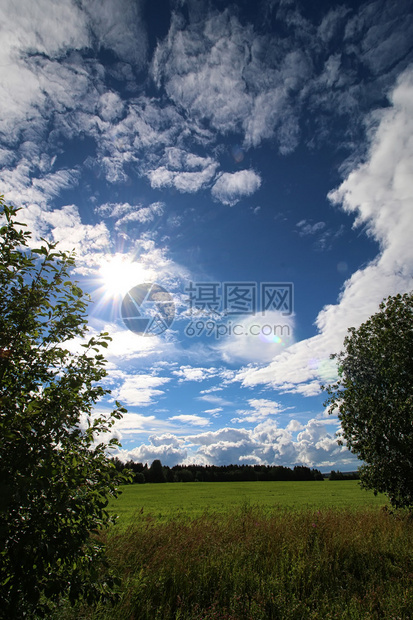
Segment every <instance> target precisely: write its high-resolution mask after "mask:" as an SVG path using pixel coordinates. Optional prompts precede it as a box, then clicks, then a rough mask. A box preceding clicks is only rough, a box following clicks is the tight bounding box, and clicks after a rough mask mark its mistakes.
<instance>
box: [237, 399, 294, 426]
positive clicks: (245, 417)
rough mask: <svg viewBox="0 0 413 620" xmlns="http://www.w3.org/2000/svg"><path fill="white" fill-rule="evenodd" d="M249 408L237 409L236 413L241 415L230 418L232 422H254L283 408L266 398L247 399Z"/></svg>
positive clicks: (279, 411)
mask: <svg viewBox="0 0 413 620" xmlns="http://www.w3.org/2000/svg"><path fill="white" fill-rule="evenodd" d="M248 404H249V405H250V409H237V413H238V414H240V415H241V416H242V417H239V418H232V420H231V422H232V423H236V422H239V423H245V422H248V423H254V422H259V421H261V420H265V419H266V418H267V417H268V416H272V415H276V414H278V413H281V412H282V411H285V409H284V408H283V407H282V406H281V405H280V403H277V402H275V401H273V400H268V399H267V398H250V399H249V400H248Z"/></svg>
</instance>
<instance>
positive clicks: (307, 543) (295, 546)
mask: <svg viewBox="0 0 413 620" xmlns="http://www.w3.org/2000/svg"><path fill="white" fill-rule="evenodd" d="M171 486H173V485H171ZM106 540H107V548H108V555H109V561H110V565H111V567H112V570H113V571H114V572H115V574H117V575H118V576H119V577H120V579H121V586H120V601H119V603H118V604H117V605H116V606H115V607H113V608H108V607H106V608H105V607H102V608H95V609H93V610H92V609H89V608H87V607H86V608H83V609H80V608H77V609H76V610H75V611H74V612H71V613H68V614H67V615H66V616H65V615H64V612H63V610H61V611H60V615H59V618H60V619H62V618H76V619H80V618H90V619H93V620H110V619H115V618H116V619H118V618H119V619H122V620H132V619H133V620H156V619H162V620H172V619H180V620H212V619H213V618H214V619H221V620H224V619H227V620H269V619H270V620H271V619H280V620H299V619H300V620H301V619H307V618H308V619H315V618H317V619H318V618H319V619H320V620H321V619H323V620H324V619H327V620H328V619H333V618H343V619H349V620H350V619H354V620H356V619H357V620H358V619H360V618H366V619H371V620H373V619H376V618H384V619H386V620H387V619H389V620H392V619H394V620H398V619H407V618H411V612H412V610H413V555H412V545H413V522H412V520H411V519H410V518H408V517H407V516H406V515H402V516H397V517H395V516H394V515H391V514H390V513H389V512H388V511H387V510H384V509H378V508H368V509H366V508H364V509H350V508H346V509H342V510H337V509H328V508H325V509H317V510H314V509H310V508H307V509H305V510H299V509H296V510H288V509H285V508H274V507H273V508H270V507H263V506H248V505H246V504H245V505H243V506H239V507H238V508H235V509H229V510H227V512H225V513H222V512H221V513H219V514H216V513H213V512H207V513H205V514H203V515H200V516H196V517H190V516H188V515H185V514H182V515H181V517H176V518H174V519H169V520H168V519H165V520H159V519H157V518H156V517H155V516H153V515H151V514H148V515H145V514H144V513H143V514H140V516H139V518H136V519H135V520H134V523H133V525H130V526H129V527H127V528H114V529H113V530H111V531H109V532H108V533H107V534H106Z"/></svg>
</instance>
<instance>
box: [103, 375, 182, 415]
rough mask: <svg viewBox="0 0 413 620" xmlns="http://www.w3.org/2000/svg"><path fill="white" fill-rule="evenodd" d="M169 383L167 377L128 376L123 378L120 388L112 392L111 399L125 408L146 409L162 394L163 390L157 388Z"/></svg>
mask: <svg viewBox="0 0 413 620" xmlns="http://www.w3.org/2000/svg"><path fill="white" fill-rule="evenodd" d="M169 381H170V379H169V378H168V377H156V376H153V375H144V374H140V375H139V374H136V375H129V376H126V378H124V380H123V382H122V385H121V386H120V387H117V388H115V389H114V390H112V397H113V398H115V399H116V400H119V401H121V402H122V403H124V404H125V405H126V406H128V405H130V406H134V407H147V406H148V405H151V404H152V403H153V402H154V401H155V400H158V399H159V398H160V397H161V396H162V395H163V394H164V391H163V390H159V389H157V388H158V387H160V386H162V385H164V384H165V383H168V382H169Z"/></svg>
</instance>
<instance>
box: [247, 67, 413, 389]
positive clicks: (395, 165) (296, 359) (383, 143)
mask: <svg viewBox="0 0 413 620" xmlns="http://www.w3.org/2000/svg"><path fill="white" fill-rule="evenodd" d="M391 101H392V106H391V107H390V108H386V109H384V110H383V112H382V114H381V120H380V124H379V126H378V128H377V131H376V133H375V135H374V137H373V139H372V144H371V147H370V153H369V157H368V159H367V161H366V162H365V163H364V164H362V165H360V166H359V167H358V168H356V169H355V170H354V171H353V172H351V173H350V174H349V176H348V178H347V179H346V180H345V181H344V182H343V183H342V185H341V186H340V187H339V188H338V189H337V190H335V191H334V192H331V193H330V198H331V200H332V201H333V202H334V203H336V204H341V205H342V206H343V208H344V210H345V211H347V212H348V213H355V214H356V216H357V217H356V221H355V226H360V225H364V226H365V227H366V228H367V231H368V233H369V234H370V235H372V237H374V239H375V240H377V241H378V242H379V243H380V247H381V250H380V254H379V255H378V256H377V258H376V259H375V260H374V261H372V262H371V263H370V264H369V265H367V267H365V268H364V269H359V270H358V271H356V272H355V273H353V275H352V276H351V277H350V278H349V279H348V280H347V281H346V282H345V285H344V290H343V292H342V293H341V295H340V298H339V301H338V303H337V304H336V305H329V306H326V307H324V308H323V309H322V310H321V311H320V313H319V314H318V317H317V320H316V325H317V327H318V330H319V333H318V335H317V336H314V337H313V338H310V339H307V340H304V341H301V342H298V343H295V344H293V345H292V346H290V347H289V349H288V350H286V351H285V352H283V353H282V354H281V355H279V356H278V357H277V358H275V359H274V361H273V362H272V363H271V364H269V365H268V366H266V367H264V368H259V369H246V370H244V371H242V372H241V373H240V374H239V375H238V378H239V379H240V380H241V381H242V382H243V384H244V385H248V386H252V385H258V384H261V383H264V384H269V385H272V386H274V387H277V388H278V389H281V390H283V389H285V390H286V391H290V392H291V391H295V392H301V393H303V394H305V395H312V394H315V393H316V392H317V382H318V381H320V382H323V383H325V382H327V383H328V382H329V381H332V380H333V379H334V374H335V373H334V365H333V364H332V362H331V361H330V360H329V356H330V354H331V353H334V352H336V351H339V350H340V349H341V348H342V344H343V340H344V336H345V335H346V332H347V328H348V327H350V326H355V327H357V326H358V325H360V323H362V322H363V321H365V320H367V318H368V317H369V316H370V315H371V314H373V313H374V312H376V311H377V310H378V306H379V303H380V302H381V300H382V299H383V297H386V296H388V295H394V294H396V293H404V292H406V291H410V290H412V288H413V278H412V275H411V274H412V272H413V246H412V243H411V238H412V235H413V218H412V213H413V190H412V185H411V178H413V137H412V136H413V104H412V102H413V71H407V72H405V73H404V74H403V76H401V78H400V80H399V83H398V85H397V87H396V88H395V90H394V92H393V94H392V95H391Z"/></svg>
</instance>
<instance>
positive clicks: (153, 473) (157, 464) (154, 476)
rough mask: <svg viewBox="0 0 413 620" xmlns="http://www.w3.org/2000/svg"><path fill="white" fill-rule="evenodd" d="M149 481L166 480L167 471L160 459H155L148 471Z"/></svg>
mask: <svg viewBox="0 0 413 620" xmlns="http://www.w3.org/2000/svg"><path fill="white" fill-rule="evenodd" d="M148 480H149V482H166V477H165V472H164V470H163V467H162V463H161V461H160V460H159V459H155V460H154V462H153V463H152V465H151V466H150V468H149V471H148Z"/></svg>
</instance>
